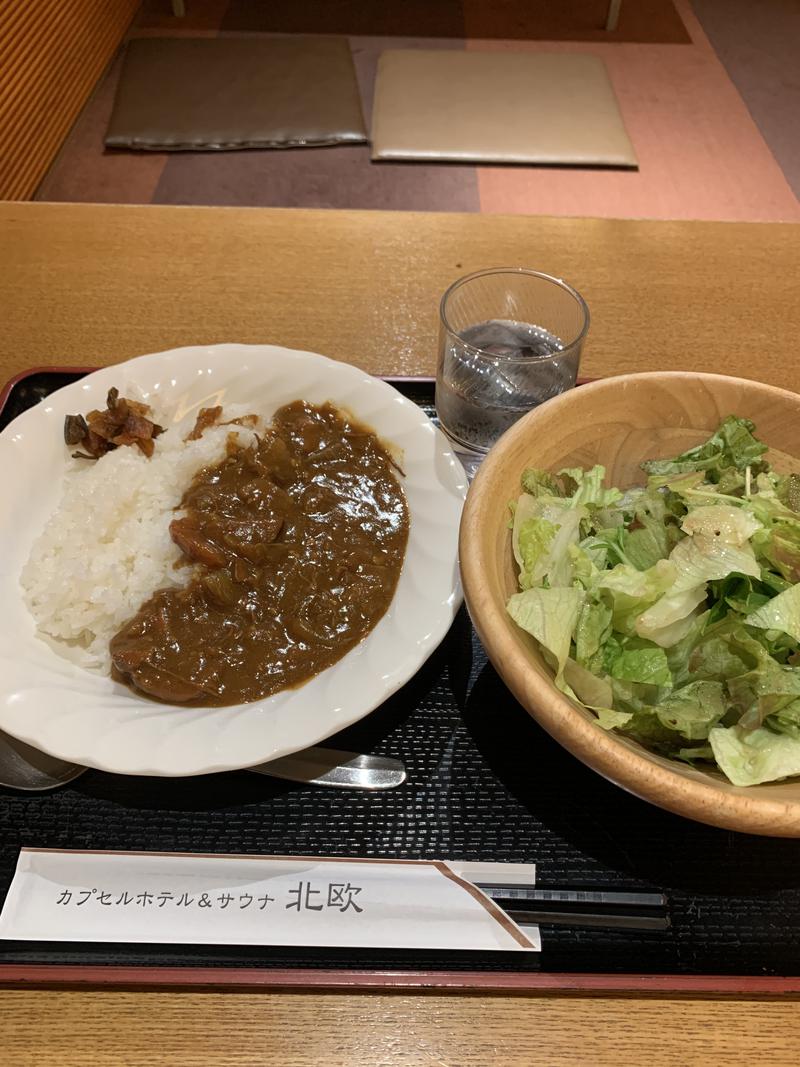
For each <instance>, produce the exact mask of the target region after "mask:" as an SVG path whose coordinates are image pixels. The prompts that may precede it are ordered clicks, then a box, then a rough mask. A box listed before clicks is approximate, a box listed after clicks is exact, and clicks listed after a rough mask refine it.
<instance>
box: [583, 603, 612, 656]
mask: <svg viewBox="0 0 800 1067" xmlns="http://www.w3.org/2000/svg"><path fill="white" fill-rule="evenodd" d="M611 614H612V613H611V606H610V605H609V604H608V603H607V602H606V601H604V600H596V601H592V600H586V601H585V603H584V605H583V607H582V608H581V613H580V615H579V616H578V624H577V626H576V628H575V659H576V660H577V662H578V663H579V664H580V665H581V667H585V668H586V669H587V670H590V671H594V672H595V673H597V672H598V671H599V670H601V669H602V665H603V647H604V645H605V643H606V641H607V640H608V639H609V637H610V636H611Z"/></svg>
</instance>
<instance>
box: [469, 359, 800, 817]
mask: <svg viewBox="0 0 800 1067" xmlns="http://www.w3.org/2000/svg"><path fill="white" fill-rule="evenodd" d="M730 414H734V415H741V416H746V417H747V418H749V419H752V420H753V422H754V423H755V424H756V434H757V436H758V437H759V438H760V439H761V440H763V441H764V442H765V443H766V444H767V445H769V447H770V452H769V455H768V457H767V458H768V459H769V460H770V462H771V464H772V466H773V468H774V469H775V470H776V471H778V472H779V473H787V472H789V471H797V472H800V459H797V458H793V457H800V396H798V395H796V394H794V393H790V392H787V391H786V390H783V389H778V388H775V387H773V386H769V385H762V384H760V383H758V382H752V381H746V380H744V379H741V378H729V377H724V376H722V375H715V374H689V373H672V372H655V373H649V374H628V375H623V376H621V377H618V378H606V379H603V380H601V381H597V382H594V383H593V384H591V385H586V386H582V387H581V388H579V389H574V390H572V391H571V392H568V393H565V394H563V395H562V396H560V397H557V398H556V399H554V400H550V401H548V402H547V403H546V404H543V405H542V406H541V407H539V408H536V409H534V410H533V411H531V412H530V413H529V414H528V415H526V416H524V417H523V418H522V419H520V421H519V422H518V423H516V425H514V426H513V427H512V428H511V429H510V430H509V431H508V432H507V433H506V434H504V435H503V437H502V438H501V439H500V441H499V442H498V443H497V444H496V445H495V447H494V448H493V449H492V450H491V452H490V453H489V455H488V456H487V458H486V460H485V461H484V462H483V464H482V466H481V468H480V470H479V472H478V475H477V477H476V478H475V481H474V483H473V485H472V488H471V489H470V492H469V495H468V497H467V502H466V505H465V508H464V514H463V518H462V521H461V538H460V556H461V570H462V576H463V583H464V592H465V595H466V600H467V605H468V607H469V611H470V615H471V616H472V621H473V623H474V624H475V628H476V630H477V631H478V634H479V635H480V638H481V640H482V641H483V644H484V646H485V648H486V651H487V653H488V655H489V658H490V659H491V661H492V663H493V665H494V667H495V668H496V670H497V671H498V673H499V674H500V676H501V677H502V678H503V680H504V681H505V683H506V685H507V686H508V687H509V689H510V690H511V692H512V693H513V694H514V696H515V697H516V698H517V700H518V701H519V702H520V703H521V704H522V705H523V707H524V708H526V709H527V710H528V711H529V712H530V714H531V715H532V716H533V718H534V719H536V721H537V722H538V723H539V724H540V725H541V726H542V727H544V729H545V730H547V732H548V733H549V734H551V736H552V737H554V738H555V739H556V740H557V741H558V742H559V743H560V744H562V745H563V746H564V747H565V748H566V749H568V750H569V751H570V752H571V753H572V754H573V755H574V756H577V758H578V759H579V760H581V761H582V762H583V763H585V764H587V766H589V767H591V768H593V769H594V770H595V771H597V772H598V773H600V774H602V775H603V776H604V777H605V778H608V779H609V780H610V781H612V782H614V783H616V784H617V785H619V786H621V787H622V788H623V789H627V790H628V791H629V792H631V793H633V794H635V795H636V796H638V797H641V798H642V799H643V800H647V801H650V803H652V804H656V805H658V806H659V807H661V808H666V809H667V810H668V811H672V812H676V813H677V814H679V815H684V816H686V817H687V818H690V819H697V820H698V821H700V822H704V823H709V824H711V825H713V826H721V827H725V828H726V829H729V830H738V831H742V832H745V833H751V834H766V835H770V836H774V837H800V778H796V779H790V780H787V781H783V782H775V783H769V784H765V785H756V786H748V787H746V788H742V787H738V786H734V785H731V784H730V783H729V782H728V780H727V779H726V778H725V777H724V775H723V774H722V773H721V772H717V771H703V770H699V769H695V768H693V767H691V766H689V765H688V764H682V763H679V762H676V761H673V760H669V759H665V758H663V757H661V756H657V755H654V754H653V753H651V752H648V751H647V750H646V749H645V748H643V747H642V746H641V745H639V744H638V743H636V742H635V741H632V740H630V739H628V738H626V737H623V736H622V735H621V734H617V733H615V732H606V731H604V730H602V729H601V728H600V727H599V726H598V725H597V724H596V722H595V720H594V716H593V715H592V713H591V712H589V711H587V710H586V709H585V708H582V707H580V706H578V705H577V704H575V703H573V701H571V700H569V699H568V698H567V697H566V696H564V694H562V693H561V692H560V691H559V690H558V689H556V687H555V685H554V684H553V675H552V671H551V670H550V669H549V668H548V666H547V665H546V663H545V662H544V660H543V659H542V657H541V655H540V653H539V651H538V648H537V646H536V642H535V641H534V640H533V638H532V637H530V636H529V635H528V634H527V633H525V632H524V631H522V630H521V629H519V628H518V627H517V626H516V624H515V623H514V622H513V621H512V619H511V618H510V616H509V615H508V614H507V613H506V609H505V605H506V601H507V599H508V597H509V596H510V595H511V594H512V593H514V592H516V591H517V583H516V573H515V568H514V560H513V556H512V552H511V535H510V531H509V528H508V518H509V510H508V504H509V501H511V500H514V499H516V497H517V496H518V495H519V492H520V487H519V479H520V475H521V473H522V471H523V470H524V469H525V468H526V467H540V468H544V469H545V470H552V471H558V470H560V469H561V468H563V467H576V466H581V467H589V466H591V465H592V464H595V463H602V464H604V465H605V467H606V472H607V473H606V477H607V484H608V485H614V486H618V487H619V488H622V489H625V488H629V487H630V486H633V485H637V484H638V485H641V484H643V482H644V477H645V476H644V474H643V473H642V471H641V470H640V468H639V464H640V463H641V462H642V461H643V460H645V459H652V458H663V457H666V456H670V455H674V454H676V453H679V452H682V451H684V450H685V449H687V448H690V447H692V446H693V445H696V444H698V443H699V442H700V441H702V440H704V439H705V438H706V437H708V436H709V435H710V434H711V433H713V431H714V430H716V428H717V426H718V425H719V423H720V422H721V420H722V419H723V418H724V417H725V416H726V415H730Z"/></svg>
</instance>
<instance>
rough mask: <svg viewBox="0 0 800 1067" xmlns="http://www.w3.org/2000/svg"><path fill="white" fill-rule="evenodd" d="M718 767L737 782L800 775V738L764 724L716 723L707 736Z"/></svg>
mask: <svg viewBox="0 0 800 1067" xmlns="http://www.w3.org/2000/svg"><path fill="white" fill-rule="evenodd" d="M708 740H709V743H710V745H711V749H712V751H713V753H714V759H715V760H716V761H717V766H718V767H719V768H720V769H721V770H722V771H723V772H724V773H725V774H726V775H727V777H728V778H729V779H730V781H731V782H733V784H734V785H759V784H760V783H761V782H777V781H779V780H780V779H782V778H790V777H791V776H792V775H795V774H800V741H798V740H796V739H795V738H794V737H790V736H789V735H788V734H784V733H775V732H774V731H772V730H769V729H767V728H765V727H762V728H761V729H760V730H752V731H751V732H749V733H748V732H746V731H744V730H742V729H741V728H740V727H738V726H730V727H728V728H727V729H725V728H724V727H720V726H717V727H715V728H714V729H713V730H712V731H711V733H710V734H709V735H708Z"/></svg>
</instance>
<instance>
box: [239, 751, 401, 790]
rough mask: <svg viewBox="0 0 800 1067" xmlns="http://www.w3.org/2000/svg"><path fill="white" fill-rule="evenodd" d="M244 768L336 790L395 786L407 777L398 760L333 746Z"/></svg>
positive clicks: (297, 753) (389, 787) (296, 753)
mask: <svg viewBox="0 0 800 1067" xmlns="http://www.w3.org/2000/svg"><path fill="white" fill-rule="evenodd" d="M247 769H248V770H249V771H254V772H255V773H256V774H267V775H270V777H274V778H287V779H288V780H289V781H291V782H307V783H308V784H309V785H328V786H337V787H338V788H339V789H394V788H395V787H396V786H398V785H402V784H403V782H404V781H405V780H406V769H405V767H404V766H403V764H402V763H401V762H400V760H396V759H391V758H390V757H389V756H371V755H363V754H361V753H359V752H340V751H338V750H337V749H335V748H305V749H303V751H302V752H295V753H294V754H293V755H291V756H281V757H280V759H276V760H271V761H270V762H269V763H263V764H261V766H259V767H248V768H247Z"/></svg>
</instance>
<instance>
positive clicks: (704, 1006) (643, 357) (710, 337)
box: [0, 204, 800, 1067]
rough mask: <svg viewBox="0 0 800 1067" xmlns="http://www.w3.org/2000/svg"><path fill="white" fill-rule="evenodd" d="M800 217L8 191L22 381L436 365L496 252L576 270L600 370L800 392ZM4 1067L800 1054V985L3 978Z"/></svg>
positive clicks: (355, 1064) (2, 347)
mask: <svg viewBox="0 0 800 1067" xmlns="http://www.w3.org/2000/svg"><path fill="white" fill-rule="evenodd" d="M799 253H800V227H798V226H790V225H771V224H758V223H745V224H719V223H687V222H676V223H665V222H661V223H659V222H616V221H605V220H581V219H547V218H525V217H514V218H507V217H500V216H480V215H455V214H451V215H430V214H412V213H404V214H394V213H383V212H327V211H284V210H274V211H268V210H251V209H208V208H161V207H142V208H139V207H113V206H110V207H94V206H84V205H49V204H5V205H0V309H2V319H1V320H0V322H1V323H2V325H1V326H0V381H1V380H2V379H5V378H7V377H9V376H10V375H12V374H14V373H16V372H18V371H20V370H23V369H25V368H26V367H30V366H33V365H35V364H39V365H42V364H60V365H70V364H101V363H112V362H115V361H117V360H121V359H125V358H127V357H129V356H133V355H137V354H140V353H143V352H150V351H157V350H159V349H165V348H172V347H174V346H177V345H181V344H198V343H209V344H213V343H216V342H221V341H245V342H274V343H277V344H283V345H289V346H291V347H296V348H308V349H312V350H315V351H319V352H324V353H326V354H328V355H331V356H335V357H337V358H339V359H347V360H350V361H351V362H354V363H358V364H360V365H362V366H363V367H365V368H367V369H369V370H370V371H373V372H376V373H378V372H383V373H388V372H394V373H405V374H426V373H432V372H433V370H434V364H435V353H436V332H437V314H436V304H437V299H438V296H439V294H440V293H441V292H442V291H443V290H444V288H445V287H446V286H447V285H448V284H449V282H451V281H452V280H453V279H455V278H456V277H458V276H459V275H461V274H465V273H467V272H468V271H471V270H475V269H478V268H480V267H485V266H490V265H493V264H512V265H517V264H524V265H528V266H532V267H536V268H539V269H542V270H545V271H548V272H550V273H552V274H556V275H560V276H563V277H565V278H567V279H568V280H569V281H570V282H572V283H573V284H574V285H575V286H576V287H577V288H578V289H579V290H580V291H581V292H582V293H583V294H584V295H585V297H586V299H587V300H588V303H589V305H590V307H591V310H592V327H591V331H590V335H589V341H588V344H587V347H586V352H585V359H584V365H583V372H584V373H585V374H587V375H593V376H599V375H608V374H614V373H620V372H625V371H636V370H646V369H653V368H662V369H663V368H673V369H695V370H709V371H725V372H728V373H731V374H738V375H742V376H745V377H751V378H760V379H761V380H763V381H767V382H772V383H774V384H776V385H783V386H787V387H789V388H795V389H797V388H800V375H799V374H798V360H797V352H798V341H797V339H798V337H800V301H798V293H797V280H796V279H797V270H798V262H799V261H800V255H799ZM0 1016H2V1018H3V1023H4V1025H3V1029H2V1037H0V1041H1V1042H2V1062H3V1064H4V1065H8V1067H17V1065H23V1064H34V1063H35V1064H36V1065H37V1067H40V1065H41V1064H50V1063H52V1064H58V1065H59V1067H72V1065H76V1067H77V1065H80V1067H85V1065H89V1064H108V1065H112V1064H113V1065H117V1064H121V1063H130V1064H139V1063H144V1062H146V1063H148V1064H151V1065H158V1064H165V1065H166V1064H181V1065H182V1067H188V1065H191V1064H210V1063H224V1064H231V1065H234V1064H237V1065H238V1064H251V1063H252V1064H260V1063H265V1062H274V1063H280V1064H282V1065H284V1067H294V1065H309V1064H322V1063H325V1064H330V1065H332V1067H334V1065H337V1064H344V1063H347V1064H349V1065H350V1067H361V1065H370V1067H376V1065H381V1064H392V1065H396V1064H409V1065H430V1067H442V1065H456V1064H457V1065H476V1067H478V1065H480V1067H484V1065H488V1064H498V1065H500V1064H502V1065H503V1067H516V1065H520V1067H522V1065H525V1067H534V1065H537V1064H548V1065H552V1064H565V1065H570V1067H581V1065H583V1064H586V1065H589V1064H591V1065H598V1067H600V1065H603V1064H617V1063H619V1062H627V1063H631V1064H634V1065H638V1064H640V1063H645V1062H646V1063H648V1064H649V1065H652V1067H657V1065H661V1064H664V1065H667V1064H669V1065H675V1067H678V1065H680V1067H688V1065H693V1064H697V1065H701V1064H702V1065H703V1067H707V1065H709V1064H714V1063H723V1062H733V1061H737V1060H744V1059H746V1058H748V1056H750V1057H755V1056H758V1057H759V1059H760V1061H761V1062H765V1063H767V1062H768V1063H770V1064H771V1065H773V1067H774V1065H779V1064H787V1065H789V1064H794V1063H796V1062H797V1047H798V1044H799V1043H800V1010H798V1006H797V1004H796V1003H794V1002H791V1001H787V1000H783V1001H781V1000H775V999H773V1000H769V999H765V1000H757V999H751V1000H744V1001H742V1000H741V999H738V1000H734V999H725V998H718V999H701V998H689V997H678V996H675V995H672V996H664V995H656V996H648V997H637V998H629V997H613V996H609V995H603V996H576V995H569V996H566V995H552V994H548V995H542V994H540V995H537V996H475V995H465V994H449V995H443V994H441V993H436V994H432V993H427V994H417V995H413V996H412V995H409V994H408V993H392V994H387V993H363V994H357V995H355V994H350V993H348V994H332V993H329V994H321V993H314V994H311V993H288V992H283V993H278V992H271V993H235V994H221V993H213V992H207V993H199V992H194V993H179V992H173V993H164V992H160V993H156V992H142V991H128V992H113V991H61V990H50V991H48V990H23V989H14V990H8V991H5V992H2V993H0Z"/></svg>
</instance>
